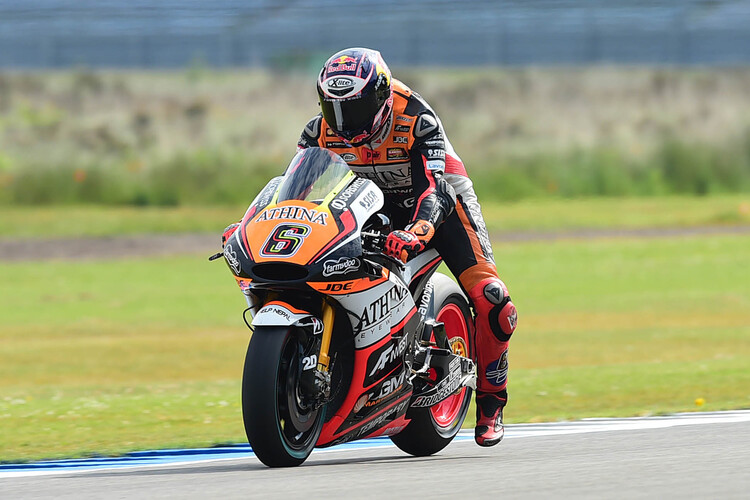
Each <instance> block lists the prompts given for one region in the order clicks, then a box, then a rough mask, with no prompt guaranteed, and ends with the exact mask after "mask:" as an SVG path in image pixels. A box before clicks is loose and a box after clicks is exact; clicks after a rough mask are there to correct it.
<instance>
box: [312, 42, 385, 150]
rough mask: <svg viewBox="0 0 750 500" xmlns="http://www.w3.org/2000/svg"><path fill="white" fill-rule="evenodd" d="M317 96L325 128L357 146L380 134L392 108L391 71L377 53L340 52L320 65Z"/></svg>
mask: <svg viewBox="0 0 750 500" xmlns="http://www.w3.org/2000/svg"><path fill="white" fill-rule="evenodd" d="M318 97H319V98H320V108H321V110H322V111H323V118H325V120H326V122H327V123H328V126H329V127H331V129H332V130H333V131H334V132H335V133H336V134H337V135H339V136H340V137H341V138H342V139H344V140H345V141H346V142H347V143H349V144H352V145H354V146H360V145H362V144H364V143H366V142H368V141H369V140H370V139H371V138H372V137H373V136H374V135H375V134H376V133H377V132H378V131H380V129H381V128H382V127H383V124H384V123H385V122H386V121H387V120H388V118H389V116H390V113H391V110H392V109H393V93H392V91H391V71H390V70H389V69H388V66H386V64H385V62H384V61H383V57H382V56H381V55H380V52H378V51H377V50H371V49H362V48H352V49H345V50H342V51H341V52H337V53H336V54H334V55H333V56H331V58H330V59H328V61H326V63H325V65H324V66H323V70H322V71H321V72H320V77H319V78H318Z"/></svg>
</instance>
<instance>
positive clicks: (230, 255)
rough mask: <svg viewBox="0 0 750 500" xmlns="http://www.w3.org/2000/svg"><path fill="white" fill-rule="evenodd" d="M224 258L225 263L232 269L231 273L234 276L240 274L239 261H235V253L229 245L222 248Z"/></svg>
mask: <svg viewBox="0 0 750 500" xmlns="http://www.w3.org/2000/svg"><path fill="white" fill-rule="evenodd" d="M224 258H226V259H227V263H228V264H229V267H231V268H232V271H234V274H240V261H239V260H238V259H237V252H235V251H234V248H233V247H232V245H231V243H228V244H227V246H225V247H224Z"/></svg>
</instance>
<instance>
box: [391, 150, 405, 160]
mask: <svg viewBox="0 0 750 500" xmlns="http://www.w3.org/2000/svg"><path fill="white" fill-rule="evenodd" d="M386 157H387V158H388V159H389V160H408V159H409V153H407V152H406V150H405V149H404V148H388V150H387V152H386Z"/></svg>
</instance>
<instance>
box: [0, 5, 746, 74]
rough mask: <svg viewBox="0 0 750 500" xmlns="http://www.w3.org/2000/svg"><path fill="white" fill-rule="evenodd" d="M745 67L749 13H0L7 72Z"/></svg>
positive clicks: (320, 8) (178, 9) (274, 8)
mask: <svg viewBox="0 0 750 500" xmlns="http://www.w3.org/2000/svg"><path fill="white" fill-rule="evenodd" d="M354 45H362V46H370V47H375V48H378V49H379V50H381V52H383V54H384V55H385V56H386V59H387V60H388V61H389V62H390V63H391V64H393V65H406V64H409V65H414V64H416V65H462V66H483V65H526V64H591V63H601V62H605V63H607V62H611V63H626V64H631V63H632V64H644V63H645V64H687V65H689V64H701V65H704V64H747V63H748V62H750V50H748V49H747V48H748V47H750V1H748V0H741V1H740V0H714V1H707V0H682V1H679V0H652V1H643V0H632V1H627V0H608V1H607V2H599V1H596V0H579V1H574V0H536V1H535V0H528V1H517V0H502V1H488V0H478V1H463V2H460V1H459V2H456V1H447V0H415V1H411V2H403V1H395V0H382V1H379V2H372V1H365V0H349V1H347V2H344V1H341V0H298V1H290V2H283V3H282V2H276V1H270V0H246V1H240V0H213V1H212V2H205V1H202V0H179V1H178V0H160V1H159V2H152V1H150V0H149V1H146V0H24V1H23V2H19V1H16V0H0V67H67V66H74V65H86V66H92V67H98V66H113V67H175V66H185V65H187V64H190V63H191V62H195V61H202V62H204V63H206V64H209V65H211V66H269V65H271V66H273V65H276V66H284V65H299V64H310V66H312V67H314V66H316V65H317V64H319V62H320V61H321V60H322V59H323V58H324V57H325V56H326V55H329V54H330V53H332V52H334V51H336V50H338V49H340V48H343V47H347V46H354Z"/></svg>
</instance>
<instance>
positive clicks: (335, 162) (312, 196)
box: [277, 148, 350, 203]
mask: <svg viewBox="0 0 750 500" xmlns="http://www.w3.org/2000/svg"><path fill="white" fill-rule="evenodd" d="M349 172H350V170H349V166H348V165H347V164H346V162H345V161H344V160H342V159H341V157H340V156H339V155H337V154H336V153H334V152H332V151H329V150H327V149H323V148H307V149H301V150H300V151H299V152H298V153H297V154H296V156H295V157H294V158H292V161H291V163H290V164H289V166H288V167H287V169H286V172H284V179H283V180H282V181H281V186H280V187H279V197H278V200H277V201H279V202H282V201H287V200H306V201H310V202H312V203H320V202H321V201H322V200H323V198H325V197H326V195H327V194H328V193H330V192H331V190H332V189H333V188H335V187H336V185H337V184H338V183H339V182H340V181H341V179H342V178H343V177H344V176H345V175H346V174H348V173H349Z"/></svg>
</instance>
